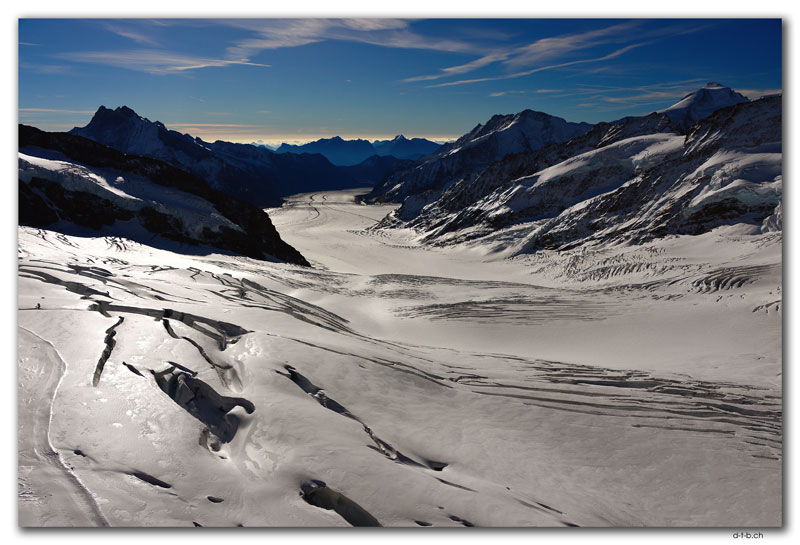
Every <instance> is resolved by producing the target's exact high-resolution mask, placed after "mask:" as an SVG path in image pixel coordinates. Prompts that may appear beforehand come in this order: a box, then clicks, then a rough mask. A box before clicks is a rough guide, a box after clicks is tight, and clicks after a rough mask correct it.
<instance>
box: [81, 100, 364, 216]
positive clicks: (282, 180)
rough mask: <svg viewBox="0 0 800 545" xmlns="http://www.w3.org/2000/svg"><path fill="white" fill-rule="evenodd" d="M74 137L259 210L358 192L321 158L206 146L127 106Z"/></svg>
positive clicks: (101, 114) (105, 112) (98, 116)
mask: <svg viewBox="0 0 800 545" xmlns="http://www.w3.org/2000/svg"><path fill="white" fill-rule="evenodd" d="M70 134H74V135H78V136H83V137H85V138H88V139H90V140H94V141H95V142H99V143H101V144H103V145H106V146H109V147H111V148H114V149H117V150H119V151H122V152H124V153H129V154H136V155H144V156H147V157H153V158H156V159H160V160H162V161H164V162H166V163H168V164H170V165H172V166H174V167H177V168H180V169H182V170H185V171H187V172H190V173H192V174H194V175H195V176H198V177H200V178H202V179H203V180H205V181H206V182H208V183H209V184H210V185H211V186H212V187H214V188H215V189H219V190H220V191H223V192H225V193H228V194H230V195H233V196H235V197H237V198H240V199H246V200H248V201H249V202H252V203H254V204H256V205H258V206H259V207H268V206H279V205H280V203H281V198H282V197H285V196H288V195H292V194H295V193H303V192H307V191H324V190H334V189H346V188H350V187H356V186H357V183H356V182H355V181H354V180H353V179H352V178H351V177H350V176H348V175H347V174H345V173H344V172H342V171H341V170H339V169H338V168H336V167H335V166H334V165H332V164H331V163H330V161H328V160H327V159H326V158H325V157H323V156H321V155H318V154H317V155H314V154H304V155H296V154H277V153H274V152H272V151H270V150H268V149H266V148H263V147H256V146H253V145H250V144H233V143H230V142H223V141H219V140H218V141H216V142H205V141H203V140H201V139H200V138H193V137H192V136H190V135H188V134H181V133H179V132H177V131H172V130H169V129H167V128H166V127H165V126H164V124H163V123H160V122H158V121H156V122H153V121H150V120H149V119H146V118H144V117H141V116H139V115H138V114H137V113H136V112H134V111H133V110H132V109H130V108H128V107H126V106H122V107H120V108H116V109H114V110H111V109H109V108H105V107H104V106H101V107H100V108H99V109H98V110H97V113H95V115H94V117H93V118H92V120H91V121H90V122H89V124H88V125H86V126H85V127H76V128H74V129H72V130H71V131H70Z"/></svg>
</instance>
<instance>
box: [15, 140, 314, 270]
mask: <svg viewBox="0 0 800 545" xmlns="http://www.w3.org/2000/svg"><path fill="white" fill-rule="evenodd" d="M19 145H20V153H19V194H20V202H19V205H20V214H19V223H20V224H21V225H32V226H37V227H45V226H47V227H49V228H52V229H55V230H58V231H62V232H72V233H75V232H79V231H83V232H85V233H90V235H89V236H92V234H99V232H100V230H101V229H102V232H103V234H105V235H117V236H125V237H128V238H133V239H137V240H140V241H147V242H148V243H149V244H151V245H164V244H165V243H167V244H169V245H170V246H171V247H173V248H177V249H178V250H179V251H189V252H203V251H206V252H208V251H212V250H209V249H208V248H209V247H211V248H215V249H216V250H217V251H219V250H222V251H226V252H233V253H238V254H243V255H247V256H250V257H253V258H257V259H270V260H275V259H280V260H285V261H290V262H292V263H297V264H307V262H306V260H305V258H303V256H302V255H300V253H299V252H298V251H297V250H295V249H294V248H292V247H291V246H289V245H288V244H286V243H285V242H284V241H283V240H281V238H280V236H279V235H278V232H277V231H276V230H275V227H274V226H273V225H272V222H271V221H270V219H269V217H268V216H267V214H266V213H265V212H263V211H262V210H260V209H258V208H256V207H255V206H253V205H252V204H249V203H247V202H244V201H241V200H238V199H236V198H234V197H231V196H230V195H226V194H224V193H221V192H219V191H216V190H214V189H212V188H210V187H209V186H208V185H207V184H206V183H205V182H204V181H203V180H201V179H199V178H197V177H195V176H192V175H191V174H188V173H186V172H183V171H180V170H178V169H176V168H174V167H171V166H169V165H167V164H166V163H162V162H161V161H158V160H155V159H151V158H148V157H140V156H135V155H126V154H124V153H122V152H119V151H117V150H114V149H111V148H108V147H105V146H102V145H100V144H97V143H95V142H92V141H91V140H87V139H85V138H82V137H80V136H74V135H71V134H66V133H46V132H43V131H40V130H38V129H35V128H33V127H27V126H25V125H20V126H19Z"/></svg>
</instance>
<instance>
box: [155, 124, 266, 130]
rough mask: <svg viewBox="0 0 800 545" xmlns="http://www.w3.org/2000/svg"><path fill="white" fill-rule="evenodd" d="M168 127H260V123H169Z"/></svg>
mask: <svg viewBox="0 0 800 545" xmlns="http://www.w3.org/2000/svg"><path fill="white" fill-rule="evenodd" d="M169 126H170V128H186V127H214V128H224V129H242V128H252V127H260V126H261V125H248V124H242V123H169Z"/></svg>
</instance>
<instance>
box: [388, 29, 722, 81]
mask: <svg viewBox="0 0 800 545" xmlns="http://www.w3.org/2000/svg"><path fill="white" fill-rule="evenodd" d="M642 24H643V22H642V21H628V22H624V23H619V24H615V25H611V26H607V27H604V28H600V29H595V30H590V31H586V32H576V33H571V34H564V35H560V36H552V37H547V38H541V39H538V40H536V41H534V42H531V43H529V44H525V45H521V46H514V47H496V48H492V49H489V50H488V52H487V51H486V50H485V49H484V50H483V51H481V56H480V57H479V58H477V59H475V60H473V61H470V62H468V63H465V64H460V65H457V66H451V67H447V68H443V69H441V71H440V72H438V73H435V74H427V75H422V76H413V77H409V78H405V79H403V80H401V81H402V82H405V83H413V82H419V81H432V80H438V79H444V78H448V77H450V76H454V75H460V74H467V73H469V72H472V71H475V70H478V69H481V68H484V67H486V66H490V65H492V64H499V65H501V66H502V67H504V68H506V69H508V70H516V71H512V72H511V73H509V74H506V75H500V76H496V77H487V78H472V79H465V80H461V81H456V82H448V83H442V84H439V85H430V86H428V87H447V86H450V85H465V84H468V83H477V82H481V81H493V80H494V79H511V78H518V77H523V76H527V75H530V74H534V73H536V72H540V71H542V70H552V69H556V68H568V67H571V66H575V65H581V64H585V63H594V62H599V61H603V60H610V59H613V58H615V57H617V56H619V55H621V54H623V53H626V52H628V51H630V50H631V49H633V48H635V47H641V46H643V45H648V44H650V43H652V41H654V40H659V39H662V38H664V37H667V36H678V35H683V34H689V33H693V32H698V31H700V30H702V29H704V28H707V27H709V26H711V24H700V25H698V24H695V23H682V22H681V23H676V24H674V25H669V26H666V27H658V28H650V29H644V28H642ZM634 40H636V42H637V43H631V42H633V41H634ZM615 44H616V46H617V48H618V49H617V50H616V51H614V52H612V53H610V54H608V55H606V56H602V57H597V58H589V59H576V56H578V55H581V54H583V55H585V54H586V53H587V51H589V50H597V49H598V48H601V47H605V48H606V51H607V50H608V47H613V46H614V45H615ZM623 44H629V45H628V46H627V47H622V48H619V46H621V45H623ZM465 52H469V51H465ZM559 61H562V62H559ZM543 63H547V65H546V66H542V64H543ZM525 67H530V68H531V69H530V70H522V71H521V70H520V69H521V68H525ZM605 69H606V67H594V68H590V69H589V70H605Z"/></svg>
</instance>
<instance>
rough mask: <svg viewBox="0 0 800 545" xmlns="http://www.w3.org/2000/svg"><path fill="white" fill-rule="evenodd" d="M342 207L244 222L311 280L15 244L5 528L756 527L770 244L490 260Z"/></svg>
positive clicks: (248, 262) (47, 234) (775, 495)
mask: <svg viewBox="0 0 800 545" xmlns="http://www.w3.org/2000/svg"><path fill="white" fill-rule="evenodd" d="M362 192H363V191H362ZM357 193H359V191H342V192H331V193H317V194H306V195H298V196H295V197H293V198H291V199H289V202H288V203H287V204H286V205H285V206H284V207H282V208H280V209H270V210H269V211H268V212H269V214H270V217H271V218H272V220H273V222H274V224H275V226H276V227H277V228H278V230H279V232H280V233H281V236H282V237H283V239H284V240H286V241H287V242H288V243H289V244H291V245H292V246H294V247H295V248H297V249H298V250H299V251H300V252H302V254H303V255H304V256H305V257H306V258H308V260H309V261H310V262H311V263H312V264H313V265H314V268H313V269H309V268H304V267H299V266H292V265H286V264H275V263H267V262H262V261H256V260H252V259H247V258H242V257H234V256H228V255H220V254H213V253H212V254H209V255H184V254H176V253H172V252H168V251H166V250H158V249H154V248H151V247H147V246H143V245H140V244H137V243H133V242H130V241H129V240H126V239H120V238H110V237H103V238H84V237H78V236H66V235H63V234H59V233H56V232H54V231H47V230H41V229H35V228H29V227H20V228H19V249H18V252H19V279H18V294H19V301H18V302H19V313H18V343H19V344H18V359H19V371H18V381H19V394H18V415H19V426H18V444H19V500H20V501H19V524H20V525H23V526H25V525H30V524H32V525H44V526H92V525H97V526H103V525H109V526H193V525H198V526H222V527H231V526H304V527H307V526H349V525H355V526H364V525H382V526H418V525H419V526H745V527H768V526H777V525H780V524H781V522H782V521H781V502H782V490H781V486H782V484H781V479H782V473H781V464H782V460H781V411H782V404H781V396H782V391H781V382H782V376H781V358H782V354H781V319H782V293H781V289H782V281H781V248H782V240H781V234H780V232H770V233H765V234H759V233H758V230H757V229H754V228H750V227H743V226H733V227H724V228H719V229H716V230H714V231H712V232H710V233H707V234H705V235H701V236H677V237H676V236H670V237H667V238H664V239H660V240H657V241H655V242H652V243H648V244H645V245H641V246H598V247H595V248H593V249H589V248H586V249H584V250H575V251H566V252H560V253H555V252H547V251H544V252H539V253H536V254H533V255H527V256H521V257H516V258H512V259H505V258H503V256H502V255H499V254H495V253H493V252H492V251H490V249H489V248H491V247H492V246H491V245H490V244H487V241H486V240H482V241H481V242H480V243H475V244H473V245H472V246H469V245H461V246H455V247H446V248H437V247H430V246H422V245H420V244H418V243H417V241H416V239H415V234H414V232H412V231H410V230H402V229H400V230H374V229H370V227H371V226H373V225H374V224H375V223H376V222H377V221H378V220H380V219H381V218H383V217H384V216H385V215H386V214H387V213H388V212H389V211H390V210H391V209H392V208H393V206H388V205H373V206H363V205H359V204H356V203H355V202H354V200H353V197H354V195H355V194H357ZM496 236H497V242H498V245H500V244H501V243H502V236H503V234H502V232H499V233H498V234H497V235H496ZM199 253H200V254H201V253H202V252H199ZM37 306H40V307H41V308H37Z"/></svg>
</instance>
